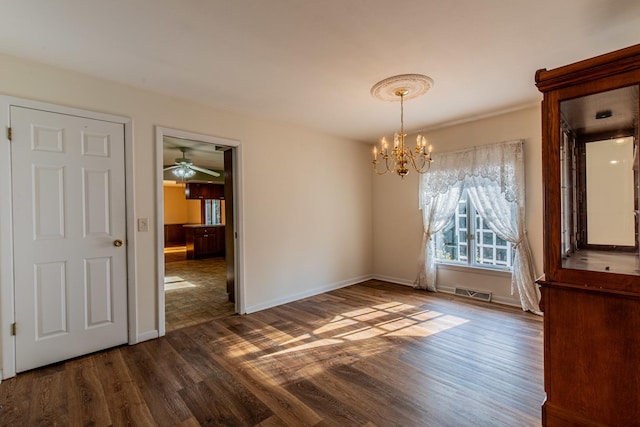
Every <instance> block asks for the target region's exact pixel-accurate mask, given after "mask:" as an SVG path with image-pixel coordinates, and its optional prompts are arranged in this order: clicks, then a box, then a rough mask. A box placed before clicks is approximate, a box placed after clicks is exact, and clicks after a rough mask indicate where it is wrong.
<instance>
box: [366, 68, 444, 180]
mask: <svg viewBox="0 0 640 427" xmlns="http://www.w3.org/2000/svg"><path fill="white" fill-rule="evenodd" d="M432 86H433V80H432V79H431V78H430V77H427V76H424V75H422V74H401V75H398V76H393V77H389V78H387V79H384V80H382V81H379V82H378V83H376V84H375V85H373V87H372V88H371V95H373V96H374V97H376V98H378V99H380V100H383V101H398V100H399V101H400V133H398V132H396V133H395V134H394V135H393V148H392V149H389V147H388V144H387V140H386V138H384V137H383V138H382V140H381V141H380V153H378V147H376V146H374V147H373V162H372V163H373V170H374V172H375V173H377V174H378V175H384V174H386V173H387V172H392V173H397V174H398V175H400V178H404V176H405V175H406V174H408V173H409V167H408V166H409V165H410V166H411V167H412V168H413V170H415V171H416V172H417V173H425V172H426V171H428V170H429V167H430V166H431V162H432V159H431V148H432V147H431V145H429V146H427V139H426V138H425V137H424V136H422V135H420V134H418V137H417V139H416V146H415V148H414V149H412V148H411V147H408V146H407V145H405V137H406V136H407V134H406V133H404V101H405V100H408V99H413V98H416V97H418V96H420V95H424V94H425V93H426V92H427V91H428V90H429V89H431V87H432ZM378 163H382V166H383V170H382V171H380V170H379V169H378Z"/></svg>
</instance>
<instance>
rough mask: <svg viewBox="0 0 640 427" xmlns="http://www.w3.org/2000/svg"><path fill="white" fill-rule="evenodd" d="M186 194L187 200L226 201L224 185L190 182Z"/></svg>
mask: <svg viewBox="0 0 640 427" xmlns="http://www.w3.org/2000/svg"><path fill="white" fill-rule="evenodd" d="M184 192H185V197H186V198H187V199H224V185H223V184H208V183H201V182H188V183H187V184H186V185H185V190H184Z"/></svg>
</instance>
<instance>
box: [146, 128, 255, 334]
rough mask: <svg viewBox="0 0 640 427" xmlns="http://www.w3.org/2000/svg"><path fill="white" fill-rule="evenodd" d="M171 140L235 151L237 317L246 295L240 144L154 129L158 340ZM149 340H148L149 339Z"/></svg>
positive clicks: (162, 317) (162, 320) (162, 307)
mask: <svg viewBox="0 0 640 427" xmlns="http://www.w3.org/2000/svg"><path fill="white" fill-rule="evenodd" d="M165 136H171V137H174V138H182V139H190V140H194V141H199V142H207V143H210V144H215V145H222V146H226V147H231V148H232V149H234V150H235V152H234V156H233V160H234V165H233V166H234V169H233V171H234V176H233V183H234V189H233V190H234V198H233V201H234V207H233V212H234V216H235V218H234V222H233V223H234V226H235V230H234V231H235V232H236V233H237V235H238V238H237V239H236V245H235V249H236V253H235V261H236V265H235V270H236V271H235V295H236V313H239V314H244V313H245V312H246V310H245V308H244V302H245V293H244V292H245V291H244V288H245V287H244V281H243V279H244V277H245V276H244V233H243V232H242V231H243V211H242V194H243V186H242V176H243V175H242V145H241V144H240V141H236V140H233V139H227V138H221V137H217V136H211V135H204V134H199V133H194V132H188V131H183V130H178V129H171V128H166V127H161V126H156V147H155V148H156V157H155V163H156V174H155V175H156V221H155V222H156V260H157V261H156V265H157V267H158V268H157V271H156V283H157V288H156V289H157V298H156V302H157V316H156V318H157V319H158V324H157V332H158V335H159V336H164V335H165V332H166V330H165V299H164V190H163V185H162V181H163V177H164V175H163V170H162V169H163V160H162V151H163V138H164V137H165ZM149 336H150V335H149ZM152 338H155V337H152ZM152 338H149V339H152Z"/></svg>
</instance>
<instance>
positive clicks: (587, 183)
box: [535, 45, 640, 427]
mask: <svg viewBox="0 0 640 427" xmlns="http://www.w3.org/2000/svg"><path fill="white" fill-rule="evenodd" d="M535 79H536V86H537V87H538V89H539V90H540V91H541V92H542V93H543V96H544V98H543V102H542V167H543V180H544V184H543V185H544V193H543V194H544V272H545V276H544V278H543V279H542V280H539V281H538V284H539V286H540V289H541V293H542V301H541V308H542V310H543V311H544V384H545V392H546V400H545V402H544V403H543V406H542V424H543V425H544V426H572V427H573V426H640V262H639V259H638V241H639V237H638V223H639V221H640V213H639V212H640V211H639V206H638V191H639V185H638V184H639V170H638V169H639V168H638V162H639V160H638V158H639V155H638V109H639V103H640V101H639V96H638V94H639V87H640V45H636V46H631V47H628V48H625V49H621V50H618V51H615V52H611V53H608V54H605V55H601V56H598V57H595V58H591V59H587V60H584V61H581V62H577V63H574V64H570V65H566V66H563V67H559V68H556V69H552V70H546V69H542V70H538V71H537V73H536V76H535Z"/></svg>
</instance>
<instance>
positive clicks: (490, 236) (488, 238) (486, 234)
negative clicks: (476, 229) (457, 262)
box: [482, 231, 495, 245]
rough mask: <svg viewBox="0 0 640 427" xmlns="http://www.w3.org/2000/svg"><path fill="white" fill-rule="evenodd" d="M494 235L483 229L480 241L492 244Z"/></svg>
mask: <svg viewBox="0 0 640 427" xmlns="http://www.w3.org/2000/svg"><path fill="white" fill-rule="evenodd" d="M494 237H495V234H493V232H491V231H485V232H484V233H482V243H483V244H485V245H493V238H494Z"/></svg>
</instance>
